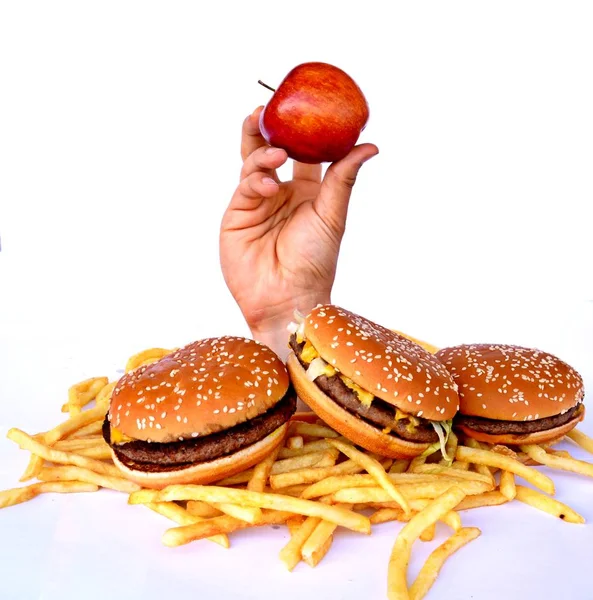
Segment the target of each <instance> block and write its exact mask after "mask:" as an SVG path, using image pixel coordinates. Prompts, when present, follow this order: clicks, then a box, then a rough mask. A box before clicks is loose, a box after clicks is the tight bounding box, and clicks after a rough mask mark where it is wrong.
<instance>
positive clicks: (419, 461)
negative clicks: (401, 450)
mask: <svg viewBox="0 0 593 600" xmlns="http://www.w3.org/2000/svg"><path fill="white" fill-rule="evenodd" d="M425 462H426V457H425V456H416V457H414V458H413V459H412V460H411V461H410V464H409V466H408V473H413V472H414V471H415V469H417V468H418V467H419V466H420V465H423V464H424V463H425Z"/></svg>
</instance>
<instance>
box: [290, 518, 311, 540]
mask: <svg viewBox="0 0 593 600" xmlns="http://www.w3.org/2000/svg"><path fill="white" fill-rule="evenodd" d="M306 518H307V517H303V516H302V515H294V516H292V517H290V518H288V519H286V526H287V527H288V531H289V532H290V535H291V536H292V535H294V533H295V532H296V530H297V529H298V528H299V527H300V526H301V525H302V524H303V523H304V522H305V519H306Z"/></svg>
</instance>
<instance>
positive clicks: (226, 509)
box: [212, 502, 262, 525]
mask: <svg viewBox="0 0 593 600" xmlns="http://www.w3.org/2000/svg"><path fill="white" fill-rule="evenodd" d="M212 506H213V507H214V508H217V509H218V510H219V511H220V512H222V513H224V514H225V515H229V516H230V517H234V518H235V519H238V520H239V521H245V522H246V523H250V524H251V525H255V524H256V523H259V521H261V520H262V512H261V508H257V507H253V506H241V505H240V504H231V503H229V502H214V503H213V504H212Z"/></svg>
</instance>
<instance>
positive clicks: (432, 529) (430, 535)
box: [420, 523, 437, 542]
mask: <svg viewBox="0 0 593 600" xmlns="http://www.w3.org/2000/svg"><path fill="white" fill-rule="evenodd" d="M436 527H437V525H436V523H433V524H432V525H429V526H428V527H427V528H426V529H425V530H424V531H423V532H422V533H421V534H420V539H421V540H422V541H423V542H432V540H434V534H435V533H436Z"/></svg>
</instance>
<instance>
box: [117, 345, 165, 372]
mask: <svg viewBox="0 0 593 600" xmlns="http://www.w3.org/2000/svg"><path fill="white" fill-rule="evenodd" d="M171 352H172V351H171V350H167V349H166V348H148V349H147V350H142V352H138V353H137V354H134V355H132V356H130V358H129V359H128V362H127V363H126V373H129V372H130V371H134V370H135V369H137V368H138V367H141V366H142V365H146V364H150V363H153V362H156V361H157V360H160V359H161V358H163V357H164V356H167V354H170V353H171Z"/></svg>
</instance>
